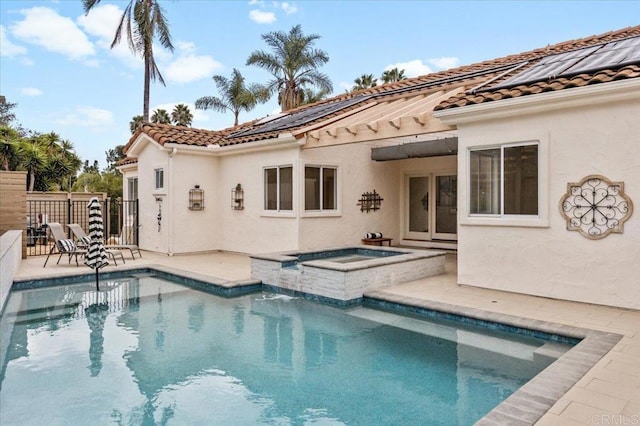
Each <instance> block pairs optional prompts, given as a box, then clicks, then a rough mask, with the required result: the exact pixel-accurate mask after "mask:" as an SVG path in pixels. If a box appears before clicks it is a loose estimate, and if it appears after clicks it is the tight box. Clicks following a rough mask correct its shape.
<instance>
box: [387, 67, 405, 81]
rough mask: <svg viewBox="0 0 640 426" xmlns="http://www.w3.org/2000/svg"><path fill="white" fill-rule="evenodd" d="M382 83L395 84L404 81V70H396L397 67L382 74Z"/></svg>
mask: <svg viewBox="0 0 640 426" xmlns="http://www.w3.org/2000/svg"><path fill="white" fill-rule="evenodd" d="M381 78H382V81H383V82H385V84H386V83H395V82H396V81H400V80H405V79H406V78H407V76H406V75H404V70H398V67H395V68H392V69H390V70H387V71H385V72H383V73H382V77H381Z"/></svg>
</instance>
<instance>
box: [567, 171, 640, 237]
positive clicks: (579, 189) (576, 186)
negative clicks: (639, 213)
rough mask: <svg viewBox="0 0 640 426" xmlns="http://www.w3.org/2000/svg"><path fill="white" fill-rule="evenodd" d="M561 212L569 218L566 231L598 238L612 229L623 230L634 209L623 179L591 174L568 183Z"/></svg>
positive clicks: (612, 230) (614, 230) (604, 235)
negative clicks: (578, 180) (617, 180)
mask: <svg viewBox="0 0 640 426" xmlns="http://www.w3.org/2000/svg"><path fill="white" fill-rule="evenodd" d="M560 211H561V213H562V215H563V216H564V217H565V219H566V221H567V230H569V231H578V232H580V233H581V234H582V235H584V236H585V237H587V238H590V239H592V240H598V239H600V238H604V237H606V236H607V235H609V234H610V233H612V232H615V233H622V230H623V225H624V222H625V221H626V220H627V219H629V217H630V216H631V213H632V211H633V203H632V202H631V199H630V198H629V197H628V196H627V194H625V193H624V182H611V181H610V180H609V179H607V178H606V177H604V176H600V175H590V176H587V177H585V178H584V179H582V180H581V181H580V182H571V183H568V184H567V193H566V194H565V195H564V196H563V197H562V199H561V200H560Z"/></svg>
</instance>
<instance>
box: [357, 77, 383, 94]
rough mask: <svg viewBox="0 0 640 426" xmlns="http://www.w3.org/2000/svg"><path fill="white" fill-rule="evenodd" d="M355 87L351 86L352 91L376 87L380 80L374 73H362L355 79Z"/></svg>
mask: <svg viewBox="0 0 640 426" xmlns="http://www.w3.org/2000/svg"><path fill="white" fill-rule="evenodd" d="M353 83H354V85H353V87H352V88H351V91H352V92H355V91H357V90H362V89H368V88H370V87H376V86H377V85H378V80H377V79H376V78H375V77H374V76H373V74H362V75H361V76H360V77H358V78H356V79H355V80H353Z"/></svg>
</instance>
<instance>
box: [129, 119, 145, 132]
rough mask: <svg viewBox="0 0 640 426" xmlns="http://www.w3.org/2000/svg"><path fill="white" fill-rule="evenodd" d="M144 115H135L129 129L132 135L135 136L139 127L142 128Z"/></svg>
mask: <svg viewBox="0 0 640 426" xmlns="http://www.w3.org/2000/svg"><path fill="white" fill-rule="evenodd" d="M142 123H143V121H142V115H134V116H133V118H131V121H130V122H129V129H130V130H131V134H134V133H135V132H136V130H138V127H140V126H142Z"/></svg>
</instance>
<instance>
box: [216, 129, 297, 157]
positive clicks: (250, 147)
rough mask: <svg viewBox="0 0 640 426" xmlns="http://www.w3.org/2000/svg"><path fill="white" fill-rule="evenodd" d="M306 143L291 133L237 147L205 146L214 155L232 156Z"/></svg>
mask: <svg viewBox="0 0 640 426" xmlns="http://www.w3.org/2000/svg"><path fill="white" fill-rule="evenodd" d="M305 143H307V141H306V139H305V138H301V139H296V138H295V137H294V136H293V135H292V134H291V133H280V134H279V135H278V137H277V138H275V139H265V140H261V141H257V142H245V143H241V144H237V145H227V146H220V145H217V144H215V145H213V144H212V145H207V150H209V151H210V152H211V153H212V154H214V155H221V156H224V155H232V154H244V153H247V152H257V151H271V150H275V149H287V148H294V147H299V146H302V145H304V144H305Z"/></svg>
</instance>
